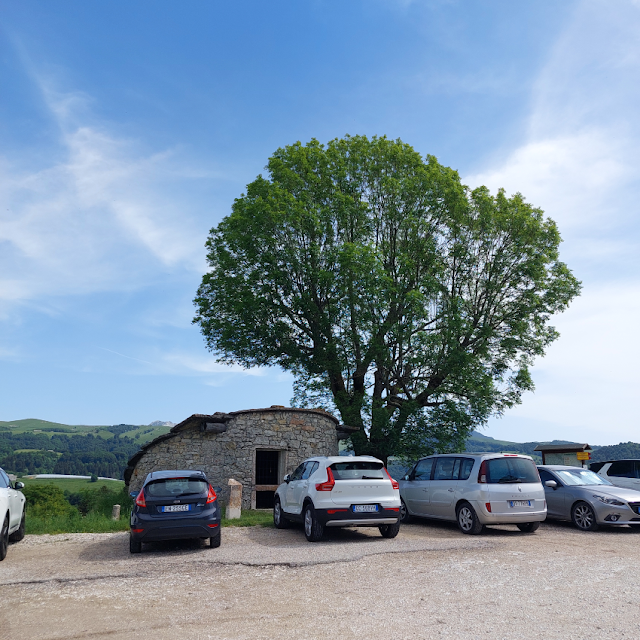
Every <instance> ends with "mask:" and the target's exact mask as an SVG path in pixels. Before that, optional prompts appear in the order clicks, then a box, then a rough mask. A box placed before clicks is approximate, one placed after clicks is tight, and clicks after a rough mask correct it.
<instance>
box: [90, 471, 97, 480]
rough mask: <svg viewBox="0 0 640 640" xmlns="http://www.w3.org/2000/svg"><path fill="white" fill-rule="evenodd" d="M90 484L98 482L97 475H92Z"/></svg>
mask: <svg viewBox="0 0 640 640" xmlns="http://www.w3.org/2000/svg"><path fill="white" fill-rule="evenodd" d="M89 482H98V476H97V475H96V474H95V473H92V474H91V479H90V480H89Z"/></svg>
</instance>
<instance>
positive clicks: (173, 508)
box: [162, 504, 191, 513]
mask: <svg viewBox="0 0 640 640" xmlns="http://www.w3.org/2000/svg"><path fill="white" fill-rule="evenodd" d="M190 507H191V505H190V504H170V505H169V506H167V507H162V512H163V513H170V512H171V513H173V512H175V511H189V508H190Z"/></svg>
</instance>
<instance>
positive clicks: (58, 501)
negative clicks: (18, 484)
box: [22, 484, 77, 518]
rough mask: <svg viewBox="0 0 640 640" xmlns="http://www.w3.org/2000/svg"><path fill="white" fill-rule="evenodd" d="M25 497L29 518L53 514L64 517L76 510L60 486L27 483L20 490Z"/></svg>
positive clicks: (47, 516)
mask: <svg viewBox="0 0 640 640" xmlns="http://www.w3.org/2000/svg"><path fill="white" fill-rule="evenodd" d="M22 492H23V493H24V496H25V498H26V499H27V511H28V513H29V517H30V518H31V517H32V516H33V517H36V518H38V517H39V518H50V517H53V516H64V517H66V516H67V515H69V514H70V513H72V512H73V511H77V510H76V509H75V508H74V507H72V506H71V505H70V504H69V502H67V500H65V497H64V493H63V491H62V489H60V487H56V486H54V485H47V484H43V485H27V486H25V487H24V489H23V490H22Z"/></svg>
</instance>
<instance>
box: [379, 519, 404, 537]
mask: <svg viewBox="0 0 640 640" xmlns="http://www.w3.org/2000/svg"><path fill="white" fill-rule="evenodd" d="M378 529H379V530H380V533H381V534H382V537H383V538H395V537H396V536H397V535H398V533H399V532H400V520H398V522H396V523H395V524H381V525H380V526H379V527H378Z"/></svg>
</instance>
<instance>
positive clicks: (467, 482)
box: [400, 453, 547, 534]
mask: <svg viewBox="0 0 640 640" xmlns="http://www.w3.org/2000/svg"><path fill="white" fill-rule="evenodd" d="M400 496H401V498H402V521H403V522H409V521H410V519H411V517H412V516H421V517H423V518H438V519H441V520H451V521H454V522H457V523H458V527H459V528H460V531H462V533H467V534H478V533H481V532H482V530H483V529H484V526H485V525H487V524H489V525H491V524H515V525H517V527H518V528H519V529H520V531H523V532H524V533H533V532H534V531H536V529H537V528H538V527H539V526H540V522H541V521H542V520H544V519H545V518H546V517H547V503H546V500H545V494H544V489H543V487H542V483H541V482H540V476H539V475H538V470H537V469H536V465H535V464H534V462H533V460H532V459H531V458H530V457H529V456H522V455H519V454H515V453H449V454H441V455H433V456H429V457H427V458H422V459H421V460H418V462H417V463H416V464H415V466H414V467H413V469H411V471H410V472H409V473H408V474H407V475H406V476H405V477H404V479H403V480H401V481H400Z"/></svg>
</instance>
